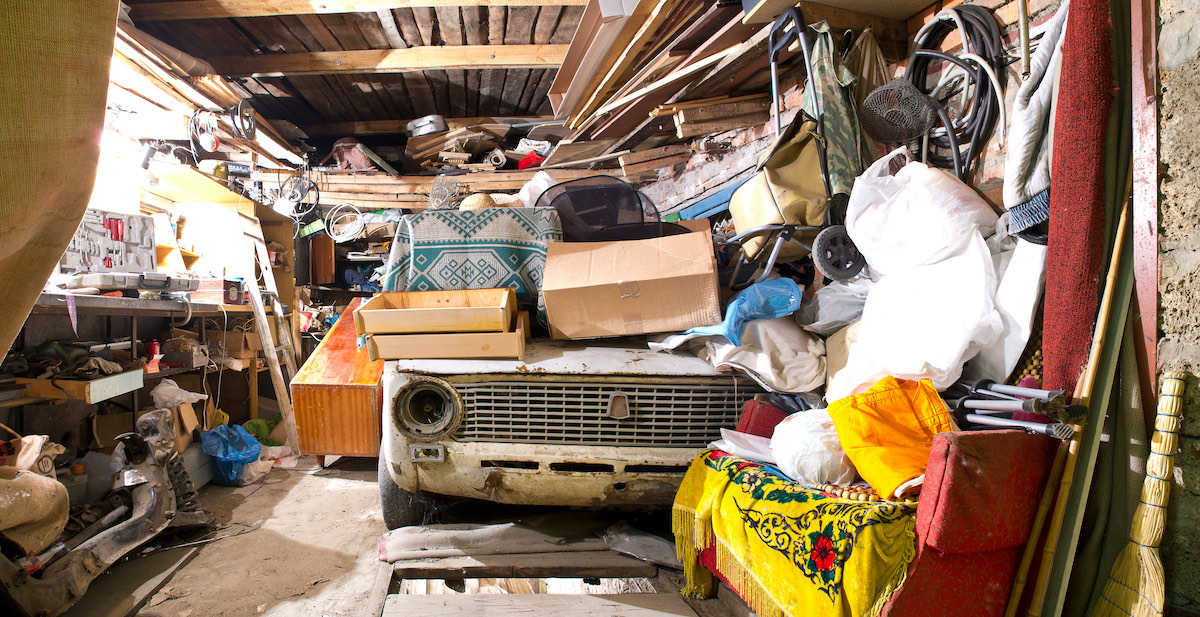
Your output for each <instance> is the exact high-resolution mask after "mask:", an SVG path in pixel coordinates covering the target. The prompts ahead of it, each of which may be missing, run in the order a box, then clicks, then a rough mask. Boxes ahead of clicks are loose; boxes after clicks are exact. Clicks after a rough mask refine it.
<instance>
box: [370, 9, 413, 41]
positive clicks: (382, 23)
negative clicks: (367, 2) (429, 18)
mask: <svg viewBox="0 0 1200 617" xmlns="http://www.w3.org/2000/svg"><path fill="white" fill-rule="evenodd" d="M375 16H376V17H378V18H379V27H380V28H382V29H383V34H384V35H385V36H386V37H387V40H388V45H391V46H392V48H394V49H404V48H405V47H408V43H406V42H404V37H403V36H402V35H401V34H400V26H399V24H397V23H396V16H395V15H394V14H393V13H392V11H391V9H383V10H380V11H377V12H376V13H375Z"/></svg>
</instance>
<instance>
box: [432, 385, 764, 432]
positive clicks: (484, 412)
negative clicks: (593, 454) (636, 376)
mask: <svg viewBox="0 0 1200 617" xmlns="http://www.w3.org/2000/svg"><path fill="white" fill-rule="evenodd" d="M455 387H456V389H457V390H458V392H459V394H460V395H461V396H462V399H463V403H464V406H465V408H466V409H465V413H464V414H463V416H464V417H463V422H462V425H461V426H460V427H459V429H458V431H456V432H455V434H454V439H456V440H458V441H463V442H472V441H476V442H477V441H486V442H501V443H523V444H556V445H576V446H638V447H667V448H703V447H705V446H707V445H708V443H709V442H710V441H712V440H714V439H719V438H720V437H721V431H720V429H721V428H733V427H734V426H735V425H736V424H737V420H738V414H739V412H740V409H741V405H742V402H743V401H745V400H746V399H748V398H750V397H753V396H754V395H755V394H756V393H759V392H761V390H760V389H759V388H757V387H756V386H755V385H754V384H753V383H752V382H746V381H742V380H738V382H736V383H735V382H734V380H733V378H730V379H729V380H728V381H726V382H725V383H713V382H709V383H706V384H655V383H586V382H585V383H571V382H567V383H564V382H488V383H470V384H462V383H459V384H455ZM614 394H623V395H625V396H626V397H628V401H629V416H628V417H626V418H623V419H616V418H613V417H610V415H609V401H610V400H611V398H612V396H613V395H614Z"/></svg>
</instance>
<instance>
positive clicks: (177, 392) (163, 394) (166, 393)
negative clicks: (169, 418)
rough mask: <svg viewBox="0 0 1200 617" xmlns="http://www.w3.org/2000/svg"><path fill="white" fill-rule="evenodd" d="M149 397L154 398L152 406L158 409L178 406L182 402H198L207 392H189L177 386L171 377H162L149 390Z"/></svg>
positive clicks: (205, 396) (204, 397) (206, 396)
mask: <svg viewBox="0 0 1200 617" xmlns="http://www.w3.org/2000/svg"><path fill="white" fill-rule="evenodd" d="M150 397H151V398H153V399H154V406H155V407H157V408H159V409H171V408H173V407H178V406H180V405H182V404H184V403H198V402H200V401H203V400H204V399H206V398H208V395H207V394H199V393H197V392H189V391H187V390H184V389H183V388H180V387H179V384H177V383H175V382H174V381H173V380H171V379H164V380H162V381H160V382H158V385H157V386H154V389H153V390H151V391H150Z"/></svg>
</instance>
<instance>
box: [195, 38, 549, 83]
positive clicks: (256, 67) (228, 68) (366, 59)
mask: <svg viewBox="0 0 1200 617" xmlns="http://www.w3.org/2000/svg"><path fill="white" fill-rule="evenodd" d="M566 54H567V46H566V45H442V46H420V47H409V48H407V49H367V50H358V51H318V52H310V53H294V54H266V55H259V56H221V57H216V58H209V59H208V60H209V62H210V63H211V64H212V65H213V68H215V69H216V71H217V73H219V74H221V75H228V76H235V77H282V76H285V75H326V74H332V73H404V72H408V71H423V70H426V69H479V68H506V69H508V68H548V67H554V68H557V67H558V65H560V64H562V60H563V57H564V56H566Z"/></svg>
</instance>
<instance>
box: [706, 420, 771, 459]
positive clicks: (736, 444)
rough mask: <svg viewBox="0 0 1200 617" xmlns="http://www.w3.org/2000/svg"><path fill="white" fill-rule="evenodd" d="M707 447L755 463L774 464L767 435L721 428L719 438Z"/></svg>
mask: <svg viewBox="0 0 1200 617" xmlns="http://www.w3.org/2000/svg"><path fill="white" fill-rule="evenodd" d="M708 447H710V448H716V449H717V450H720V451H722V452H728V453H730V454H732V455H734V456H736V457H738V458H744V459H746V460H748V461H754V462H755V463H768V464H770V465H774V464H775V455H774V454H772V453H771V440H770V439H769V438H767V437H760V436H758V435H752V434H750V433H739V432H738V431H735V430H731V429H727V428H723V429H721V438H720V439H718V440H716V441H714V442H712V443H710V444H708Z"/></svg>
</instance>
